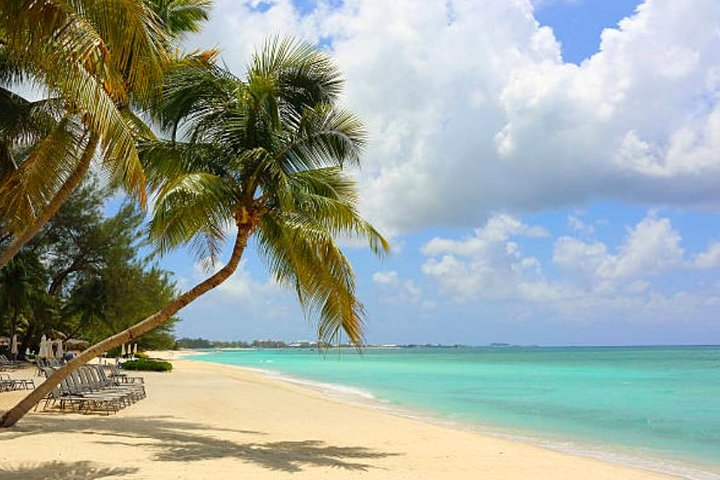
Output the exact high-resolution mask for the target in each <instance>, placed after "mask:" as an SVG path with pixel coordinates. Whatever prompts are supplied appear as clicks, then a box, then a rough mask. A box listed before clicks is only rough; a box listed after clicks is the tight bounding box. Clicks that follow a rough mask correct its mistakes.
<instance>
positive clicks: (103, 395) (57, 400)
mask: <svg viewBox="0 0 720 480" xmlns="http://www.w3.org/2000/svg"><path fill="white" fill-rule="evenodd" d="M81 368H83V367H81ZM54 371H55V370H54V369H53V368H52V367H44V368H43V372H44V374H45V375H46V376H50V375H52V374H53V372H54ZM133 401H134V400H133V397H132V396H131V392H127V391H118V390H115V391H113V390H108V389H102V388H101V387H100V386H99V385H97V384H96V383H94V382H93V381H92V380H91V379H89V378H88V377H87V376H85V377H83V375H82V374H80V373H79V372H78V371H75V372H73V373H72V374H70V375H69V376H68V377H67V378H66V379H65V380H63V381H62V382H60V385H58V387H56V388H55V389H53V391H52V392H50V394H48V396H47V397H46V398H45V405H44V407H43V409H44V410H46V409H47V408H48V407H49V406H56V405H57V406H58V407H59V408H60V409H61V410H65V409H67V408H70V409H72V410H77V411H82V412H85V413H89V412H102V413H105V414H106V415H109V414H110V413H115V412H117V411H119V410H120V409H122V408H124V407H126V406H127V405H130V404H131V403H133Z"/></svg>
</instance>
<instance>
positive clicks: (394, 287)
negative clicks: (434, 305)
mask: <svg viewBox="0 0 720 480" xmlns="http://www.w3.org/2000/svg"><path fill="white" fill-rule="evenodd" d="M372 279H373V282H375V283H376V284H378V285H380V286H381V288H382V291H383V295H384V297H383V300H384V301H385V302H387V303H393V304H403V303H422V304H423V306H430V305H431V303H426V302H422V290H421V289H420V287H418V286H417V285H416V284H415V282H414V281H412V280H402V279H401V278H400V275H398V272H396V271H395V270H389V271H384V272H375V273H374V274H373V276H372Z"/></svg>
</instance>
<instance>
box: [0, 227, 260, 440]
mask: <svg viewBox="0 0 720 480" xmlns="http://www.w3.org/2000/svg"><path fill="white" fill-rule="evenodd" d="M252 229H253V225H252V224H250V223H244V224H240V225H238V232H237V236H236V237H235V245H234V247H233V252H232V256H231V257H230V261H229V262H228V263H227V265H225V266H224V267H223V268H221V269H220V270H218V272H217V273H215V274H213V275H212V276H210V277H209V278H207V279H206V280H204V281H202V282H200V283H199V284H197V285H195V286H194V287H193V288H192V289H190V290H188V291H187V292H185V293H183V294H182V295H180V296H179V297H177V298H176V299H175V300H173V301H172V302H171V303H170V304H169V305H168V306H166V307H165V308H163V309H162V310H160V311H159V312H157V313H155V314H153V315H151V316H149V317H147V318H146V319H145V320H143V321H141V322H140V323H136V324H135V325H133V326H132V327H130V328H128V329H127V330H124V331H122V332H120V333H118V334H115V335H113V336H112V337H108V338H106V339H105V340H103V341H101V342H100V343H96V344H95V345H93V346H92V347H90V348H88V349H87V350H85V351H84V352H82V353H81V354H80V355H79V356H77V357H76V358H74V359H73V360H71V361H70V362H68V363H67V364H65V365H64V366H63V367H61V368H59V369H58V370H56V371H55V373H54V374H52V375H51V376H50V377H49V378H48V379H47V380H45V381H44V382H43V383H41V384H40V385H39V386H38V387H37V388H35V390H33V391H32V392H31V393H30V394H29V395H28V396H26V397H25V398H24V399H22V400H21V401H20V403H18V404H17V405H15V406H14V407H13V408H12V409H10V410H8V411H7V412H6V413H5V415H3V417H2V419H0V428H7V427H12V426H13V425H15V424H16V423H17V421H18V420H20V419H21V418H22V417H23V416H25V414H26V413H27V412H29V411H30V409H31V408H33V407H34V406H35V405H36V404H37V403H38V402H40V400H42V399H43V398H45V396H46V395H47V394H49V393H50V392H51V391H52V390H53V388H55V387H56V386H57V385H58V384H59V383H60V382H62V381H63V380H64V379H65V378H67V377H68V375H70V374H71V373H72V372H74V371H75V370H77V369H78V368H79V367H80V366H81V365H84V364H86V363H87V362H89V361H90V360H92V359H93V358H95V357H97V356H98V355H101V354H103V353H105V352H107V351H108V350H110V349H112V348H115V347H117V346H120V345H122V344H123V343H128V342H132V341H133V340H134V339H135V338H137V337H139V336H141V335H143V334H145V333H147V332H149V331H150V330H153V329H154V328H157V327H159V326H160V325H162V324H163V323H165V322H166V321H168V319H170V317H172V316H173V315H174V314H175V313H177V312H178V310H180V309H181V308H183V307H185V306H186V305H187V304H189V303H190V302H192V301H193V300H195V299H196V298H198V297H200V296H201V295H203V294H204V293H206V292H208V291H210V290H212V289H213V288H215V287H217V286H218V285H220V284H221V283H222V282H224V281H225V280H227V279H228V277H230V275H232V274H233V273H234V272H235V270H237V266H238V263H240V258H241V257H242V254H243V251H244V250H245V246H246V245H247V241H248V238H249V237H250V233H251V232H252Z"/></svg>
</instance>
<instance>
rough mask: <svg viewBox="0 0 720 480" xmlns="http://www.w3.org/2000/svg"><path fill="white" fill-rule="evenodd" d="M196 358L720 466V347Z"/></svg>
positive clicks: (654, 456)
mask: <svg viewBox="0 0 720 480" xmlns="http://www.w3.org/2000/svg"><path fill="white" fill-rule="evenodd" d="M195 358H196V359H198V360H204V361H210V362H217V363H223V364H229V365H242V366H247V367H255V368H262V369H266V370H273V371H276V372H280V373H283V374H288V375H291V376H293V377H296V378H305V379H311V380H314V381H319V382H324V383H329V384H335V385H345V386H351V387H356V388H360V389H362V390H364V391H366V392H369V393H371V394H372V395H373V396H374V397H375V398H376V399H378V400H380V401H384V402H388V403H390V404H393V405H396V406H398V407H402V408H406V409H414V410H416V411H420V412H425V413H432V414H433V415H435V416H437V417H440V418H445V419H449V420H453V421H455V422H457V423H461V424H463V425H465V426H473V425H475V426H484V427H486V428H493V429H496V430H499V431H502V432H506V433H511V434H520V435H528V436H531V437H534V438H544V439H547V440H550V441H551V442H555V444H557V445H560V444H563V445H565V446H566V447H568V448H570V447H569V446H572V448H575V449H577V450H583V449H590V450H593V451H596V452H597V451H600V452H602V451H605V452H606V453H622V454H623V455H629V456H630V457H633V458H635V459H642V460H643V462H644V463H647V464H653V465H654V466H658V467H662V466H663V462H662V460H663V459H664V460H667V461H669V462H670V463H674V464H675V465H676V466H677V465H680V467H679V468H680V470H682V468H684V466H688V472H689V471H690V467H689V465H692V466H693V467H697V468H698V469H700V470H702V471H704V472H708V473H709V472H714V473H716V474H717V473H720V347H598V348H596V347H592V348H590V347H588V348H417V349H380V350H366V351H364V352H363V354H361V355H358V354H356V353H354V352H352V351H346V350H343V351H342V352H341V353H337V352H330V353H328V354H326V355H325V356H323V355H320V354H318V353H317V352H315V351H309V350H248V351H224V352H208V354H207V355H202V356H198V357H195ZM689 476H691V477H693V478H715V477H714V475H712V474H710V475H709V476H707V477H703V476H702V475H689ZM717 478H720V477H717Z"/></svg>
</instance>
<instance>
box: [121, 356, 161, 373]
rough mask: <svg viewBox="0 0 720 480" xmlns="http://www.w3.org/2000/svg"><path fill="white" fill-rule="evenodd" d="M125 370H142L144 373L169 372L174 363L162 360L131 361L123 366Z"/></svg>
mask: <svg viewBox="0 0 720 480" xmlns="http://www.w3.org/2000/svg"><path fill="white" fill-rule="evenodd" d="M122 369H123V370H140V371H144V372H169V371H170V370H172V363H170V362H163V361H161V360H146V359H139V360H129V361H127V362H124V363H123V364H122Z"/></svg>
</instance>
